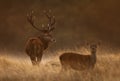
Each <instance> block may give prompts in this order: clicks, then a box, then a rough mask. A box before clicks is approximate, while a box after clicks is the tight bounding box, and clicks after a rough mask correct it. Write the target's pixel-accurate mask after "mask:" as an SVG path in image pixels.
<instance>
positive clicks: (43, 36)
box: [25, 11, 55, 65]
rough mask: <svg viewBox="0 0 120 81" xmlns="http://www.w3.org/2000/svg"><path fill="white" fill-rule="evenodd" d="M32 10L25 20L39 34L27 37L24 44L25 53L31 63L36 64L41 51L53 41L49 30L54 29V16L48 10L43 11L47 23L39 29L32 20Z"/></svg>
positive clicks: (39, 59)
mask: <svg viewBox="0 0 120 81" xmlns="http://www.w3.org/2000/svg"><path fill="white" fill-rule="evenodd" d="M33 13H34V12H33V11H31V12H30V13H29V14H28V15H27V20H28V22H29V23H30V24H31V25H32V27H34V28H35V29H36V30H38V31H39V32H40V35H39V36H36V37H33V38H29V39H28V41H27V43H26V46H25V51H26V53H27V55H28V56H29V57H30V59H31V62H32V64H33V65H38V64H39V63H40V61H41V58H42V55H43V51H44V50H45V49H47V48H48V45H49V43H50V42H53V41H55V39H53V37H52V35H51V32H52V31H53V30H54V29H55V26H54V24H55V17H54V16H52V15H51V14H50V13H51V12H50V11H49V12H46V11H45V12H44V15H45V16H46V17H47V18H48V20H49V23H48V24H47V26H46V27H44V28H42V29H39V28H38V27H37V26H36V25H35V22H34V16H33Z"/></svg>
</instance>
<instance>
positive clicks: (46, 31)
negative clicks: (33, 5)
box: [27, 10, 56, 42]
mask: <svg viewBox="0 0 120 81" xmlns="http://www.w3.org/2000/svg"><path fill="white" fill-rule="evenodd" d="M43 14H44V15H45V16H46V17H47V19H48V21H49V22H48V24H47V25H44V24H42V25H41V28H39V27H37V26H36V25H35V16H34V11H31V12H30V13H28V14H27V20H28V22H29V23H30V24H31V25H32V27H33V28H35V29H36V30H38V31H39V32H40V36H39V37H42V38H43V39H44V40H45V41H46V42H55V39H54V38H53V37H52V35H51V33H52V31H53V30H54V29H55V26H54V25H55V23H56V21H55V16H53V15H52V14H51V10H48V11H44V12H43Z"/></svg>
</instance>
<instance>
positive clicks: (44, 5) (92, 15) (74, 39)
mask: <svg viewBox="0 0 120 81" xmlns="http://www.w3.org/2000/svg"><path fill="white" fill-rule="evenodd" d="M48 9H51V10H52V12H53V14H54V15H55V17H56V29H55V30H54V32H53V36H54V37H55V38H56V43H54V44H52V45H51V46H50V49H49V50H57V49H64V48H74V47H75V46H84V44H85V41H91V40H92V41H93V40H96V41H102V45H105V44H106V46H107V45H109V46H110V48H111V47H112V48H113V49H119V48H120V38H119V35H120V1H119V0H0V10H1V11H0V49H1V51H2V50H9V51H19V52H24V46H25V43H26V41H27V39H28V38H29V37H33V36H37V35H39V32H38V31H37V30H35V29H34V28H33V27H32V26H31V25H30V24H29V23H28V22H27V19H26V15H27V13H28V12H29V11H31V10H34V11H35V13H36V16H37V18H38V21H36V22H37V24H42V23H45V22H44V21H43V20H44V17H43V16H42V15H41V13H42V12H43V10H48ZM42 19H43V20H42ZM38 22H39V23H38Z"/></svg>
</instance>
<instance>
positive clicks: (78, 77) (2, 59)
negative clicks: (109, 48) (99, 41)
mask: <svg viewBox="0 0 120 81" xmlns="http://www.w3.org/2000/svg"><path fill="white" fill-rule="evenodd" d="M67 51H70V50H67ZM63 52H66V51H65V50H64V51H59V52H55V53H56V54H55V55H56V56H54V57H51V58H49V59H47V58H43V59H42V63H41V64H40V65H39V66H32V64H31V62H30V59H28V58H24V59H22V58H20V57H16V58H15V57H14V58H13V57H9V56H0V81H120V54H116V55H114V54H105V55H104V54H102V55H100V54H99V55H97V64H96V66H95V68H94V69H93V70H92V71H74V70H72V69H71V70H69V71H68V72H61V65H60V63H59V59H58V58H59V55H60V54H61V53H63ZM74 52H75V51H74Z"/></svg>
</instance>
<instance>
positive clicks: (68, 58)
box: [60, 45, 97, 70]
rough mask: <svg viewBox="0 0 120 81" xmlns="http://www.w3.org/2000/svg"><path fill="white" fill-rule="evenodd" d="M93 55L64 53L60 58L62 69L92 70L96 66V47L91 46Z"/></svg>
mask: <svg viewBox="0 0 120 81" xmlns="http://www.w3.org/2000/svg"><path fill="white" fill-rule="evenodd" d="M90 48H91V55H84V54H77V53H64V54H62V55H61V56H60V62H61V65H62V69H66V70H67V69H68V68H72V69H74V70H84V69H92V68H94V66H95V64H96V48H97V47H96V45H91V46H90Z"/></svg>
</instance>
